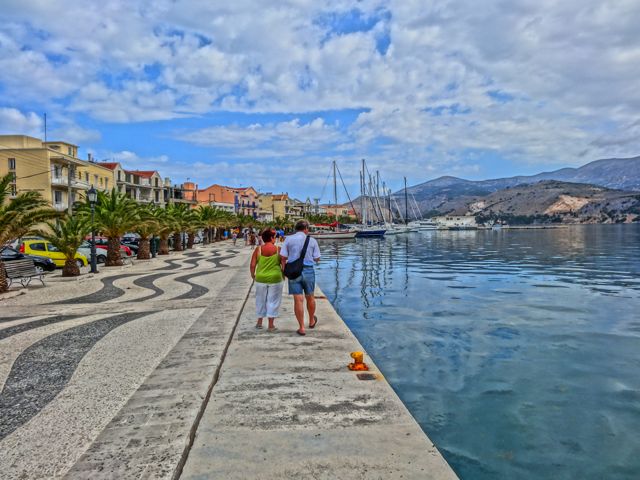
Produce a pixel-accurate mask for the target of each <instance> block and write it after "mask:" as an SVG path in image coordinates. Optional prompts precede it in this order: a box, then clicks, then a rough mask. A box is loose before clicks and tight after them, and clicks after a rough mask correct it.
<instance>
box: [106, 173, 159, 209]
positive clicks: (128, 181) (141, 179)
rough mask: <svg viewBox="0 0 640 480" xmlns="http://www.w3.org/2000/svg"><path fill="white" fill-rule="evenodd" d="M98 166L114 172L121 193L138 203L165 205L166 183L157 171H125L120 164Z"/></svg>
mask: <svg viewBox="0 0 640 480" xmlns="http://www.w3.org/2000/svg"><path fill="white" fill-rule="evenodd" d="M98 165H101V166H103V167H105V168H108V169H110V170H112V171H113V173H114V175H115V178H116V185H117V189H118V191H119V192H120V193H123V194H125V195H126V196H127V197H129V198H131V199H132V200H135V201H136V202H138V203H152V202H153V203H155V204H156V205H160V206H163V205H165V203H166V202H165V195H164V182H163V180H162V177H161V176H160V174H159V173H158V172H156V171H155V170H125V169H124V168H122V165H120V163H118V162H102V163H99V164H98Z"/></svg>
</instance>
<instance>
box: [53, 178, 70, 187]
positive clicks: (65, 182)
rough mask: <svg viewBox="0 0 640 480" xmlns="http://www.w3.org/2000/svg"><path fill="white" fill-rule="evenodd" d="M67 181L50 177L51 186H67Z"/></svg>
mask: <svg viewBox="0 0 640 480" xmlns="http://www.w3.org/2000/svg"><path fill="white" fill-rule="evenodd" d="M68 184H69V183H68V180H67V177H56V176H52V177H51V185H64V186H66V185H68Z"/></svg>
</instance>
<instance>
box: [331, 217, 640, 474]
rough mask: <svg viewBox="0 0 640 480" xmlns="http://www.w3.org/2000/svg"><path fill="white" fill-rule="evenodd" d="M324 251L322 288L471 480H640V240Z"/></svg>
mask: <svg viewBox="0 0 640 480" xmlns="http://www.w3.org/2000/svg"><path fill="white" fill-rule="evenodd" d="M321 248H322V250H323V264H322V266H321V268H320V269H319V272H318V278H319V282H320V286H321V287H322V289H323V290H324V292H325V294H326V295H327V296H328V297H329V299H330V300H331V301H332V303H333V305H334V306H335V307H336V309H337V311H338V312H339V313H340V315H342V317H343V318H344V320H345V321H346V323H347V324H348V325H349V327H350V328H351V329H352V330H353V332H354V333H355V334H356V335H357V337H358V339H359V340H360V342H361V343H362V344H363V345H364V347H365V348H366V349H367V351H368V352H369V353H370V354H371V356H372V357H373V358H374V360H375V362H376V363H377V365H378V366H379V367H380V369H381V370H382V372H383V373H384V374H385V376H386V378H387V380H388V381H389V382H390V383H391V385H392V386H393V387H394V389H395V390H396V392H397V393H398V395H399V396H400V397H401V398H402V400H403V401H404V402H405V404H406V405H407V407H408V408H409V410H410V411H411V412H412V414H413V415H414V417H415V418H416V419H417V420H418V422H419V423H420V424H421V425H422V427H423V429H424V430H425V431H426V432H427V433H428V435H429V436H430V437H431V439H432V440H433V441H434V442H435V443H436V445H437V446H438V447H439V449H440V450H441V452H442V453H443V454H444V456H445V457H446V459H447V460H448V461H449V463H450V464H451V465H452V467H453V468H454V470H455V471H456V472H457V473H458V475H459V476H460V477H461V478H462V479H464V480H471V479H473V480H475V479H482V480H484V479H487V480H488V479H491V480H494V479H536V480H537V479H638V478H640V225H615V226H614V225H612V226H604V225H603V226H585V227H572V228H569V229H561V230H560V229H559V230H540V231H522V230H520V231H518V230H514V231H507V230H505V231H480V232H424V233H412V234H408V235H400V236H395V237H389V238H386V239H384V240H373V239H362V240H358V241H356V242H345V241H342V242H340V241H335V242H329V241H326V242H323V243H322V244H321ZM345 358H346V357H345ZM346 359H347V360H348V358H346Z"/></svg>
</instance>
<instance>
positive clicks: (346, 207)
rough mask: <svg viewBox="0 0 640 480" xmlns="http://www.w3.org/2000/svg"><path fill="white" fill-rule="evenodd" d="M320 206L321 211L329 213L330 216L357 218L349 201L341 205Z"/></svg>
mask: <svg viewBox="0 0 640 480" xmlns="http://www.w3.org/2000/svg"><path fill="white" fill-rule="evenodd" d="M320 207H321V208H322V213H324V214H325V215H329V216H330V217H350V218H353V219H355V218H357V216H356V211H355V210H354V209H353V207H352V206H351V204H349V203H345V204H342V205H320Z"/></svg>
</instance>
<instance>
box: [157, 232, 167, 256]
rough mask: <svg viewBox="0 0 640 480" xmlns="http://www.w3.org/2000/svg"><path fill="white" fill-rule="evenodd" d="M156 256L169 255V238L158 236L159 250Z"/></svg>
mask: <svg viewBox="0 0 640 480" xmlns="http://www.w3.org/2000/svg"><path fill="white" fill-rule="evenodd" d="M158 250H159V251H158V255H169V236H168V235H160V248H159V249H158Z"/></svg>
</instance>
